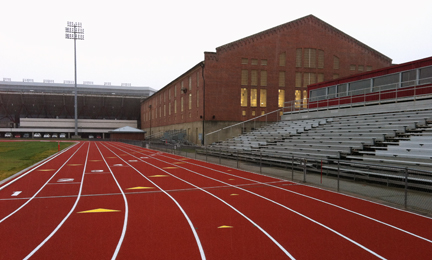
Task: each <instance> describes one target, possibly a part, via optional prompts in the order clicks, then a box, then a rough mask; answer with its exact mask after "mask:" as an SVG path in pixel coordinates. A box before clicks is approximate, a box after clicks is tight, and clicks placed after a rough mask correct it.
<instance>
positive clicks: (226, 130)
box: [204, 108, 283, 145]
mask: <svg viewBox="0 0 432 260" xmlns="http://www.w3.org/2000/svg"><path fill="white" fill-rule="evenodd" d="M281 112H282V113H283V108H280V109H277V110H274V111H272V112H269V113H267V114H264V115H260V116H257V117H254V118H251V119H249V120H245V121H242V122H240V123H236V124H232V125H229V126H226V127H223V128H221V129H218V130H216V131H213V132H210V133H207V134H206V135H205V136H206V138H205V139H204V140H205V145H208V144H211V143H214V142H220V141H222V140H225V139H227V137H228V138H231V137H234V136H236V135H239V134H245V133H247V132H249V131H252V130H254V129H257V128H259V127H261V126H263V125H266V124H268V123H269V122H279V121H280V120H281ZM274 115H275V116H274ZM269 118H273V120H271V121H269ZM274 119H276V120H274ZM214 136H216V137H215V138H212V137H214Z"/></svg>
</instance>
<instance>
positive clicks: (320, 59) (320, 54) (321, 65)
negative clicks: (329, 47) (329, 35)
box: [318, 50, 324, 69]
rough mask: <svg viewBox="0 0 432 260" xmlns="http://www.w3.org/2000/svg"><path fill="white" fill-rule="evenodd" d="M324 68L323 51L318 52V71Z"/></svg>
mask: <svg viewBox="0 0 432 260" xmlns="http://www.w3.org/2000/svg"><path fill="white" fill-rule="evenodd" d="M323 68H324V51H323V50H318V69H323Z"/></svg>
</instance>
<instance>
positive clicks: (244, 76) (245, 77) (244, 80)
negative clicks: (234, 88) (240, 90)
mask: <svg viewBox="0 0 432 260" xmlns="http://www.w3.org/2000/svg"><path fill="white" fill-rule="evenodd" d="M241 85H242V86H247V85H248V71H247V70H242V71H241Z"/></svg>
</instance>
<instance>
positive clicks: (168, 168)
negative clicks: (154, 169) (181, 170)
mask: <svg viewBox="0 0 432 260" xmlns="http://www.w3.org/2000/svg"><path fill="white" fill-rule="evenodd" d="M162 169H164V170H172V169H178V167H164V168H162Z"/></svg>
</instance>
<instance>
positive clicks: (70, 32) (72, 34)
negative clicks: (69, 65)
mask: <svg viewBox="0 0 432 260" xmlns="http://www.w3.org/2000/svg"><path fill="white" fill-rule="evenodd" d="M65 38H66V39H73V40H74V65H75V82H74V83H75V102H74V103H75V104H74V106H75V136H76V137H77V136H78V102H77V99H78V98H77V93H78V90H77V62H76V40H84V29H83V28H82V24H81V23H80V22H70V21H69V22H67V27H66V28H65Z"/></svg>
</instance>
